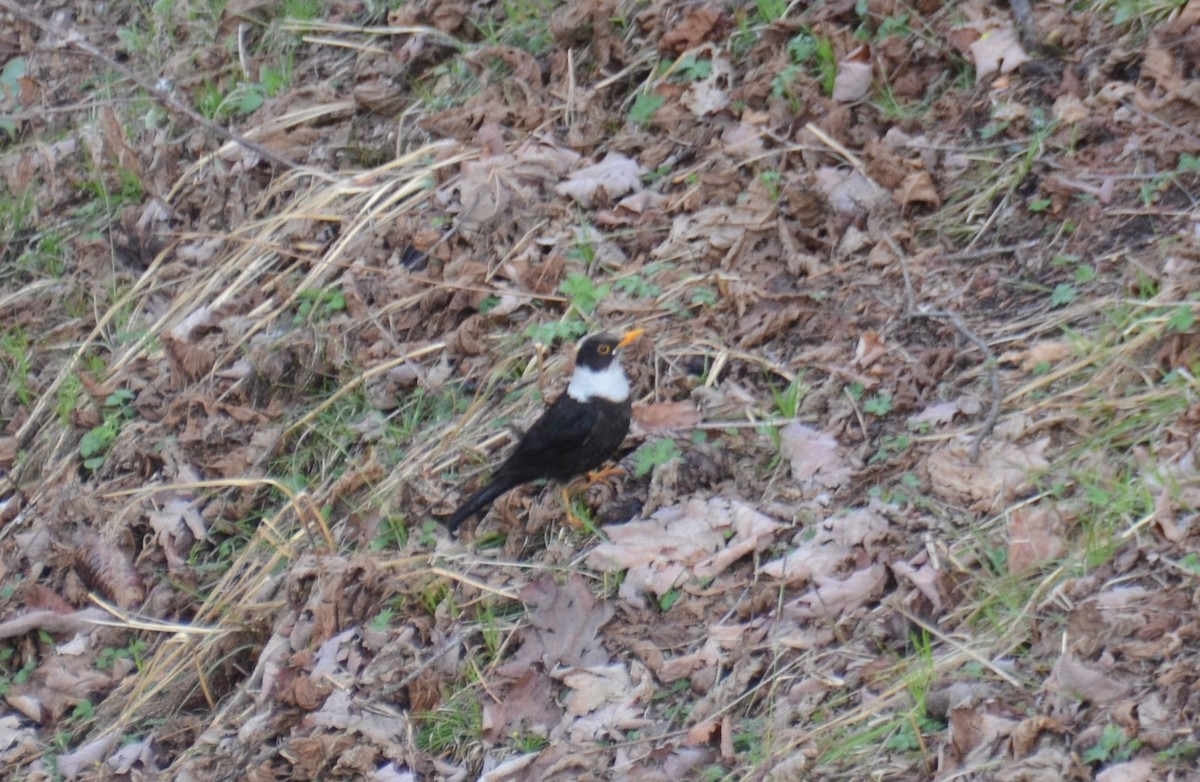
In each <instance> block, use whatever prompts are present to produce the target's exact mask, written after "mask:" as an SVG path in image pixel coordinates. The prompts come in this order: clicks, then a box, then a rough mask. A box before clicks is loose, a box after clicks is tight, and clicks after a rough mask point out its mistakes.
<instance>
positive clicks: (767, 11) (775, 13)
mask: <svg viewBox="0 0 1200 782" xmlns="http://www.w3.org/2000/svg"><path fill="white" fill-rule="evenodd" d="M754 8H755V10H756V11H757V12H758V22H759V23H760V24H770V23H771V22H774V21H775V20H777V19H782V18H783V17H784V15H785V14H787V9H788V0H754Z"/></svg>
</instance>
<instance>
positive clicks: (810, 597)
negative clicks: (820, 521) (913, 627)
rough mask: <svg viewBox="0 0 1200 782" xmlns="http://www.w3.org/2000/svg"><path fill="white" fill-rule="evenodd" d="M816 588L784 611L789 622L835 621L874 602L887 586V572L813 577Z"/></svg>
mask: <svg viewBox="0 0 1200 782" xmlns="http://www.w3.org/2000/svg"><path fill="white" fill-rule="evenodd" d="M813 581H814V582H815V583H816V585H817V586H816V587H814V588H813V589H810V590H809V591H808V592H806V593H805V594H803V595H801V596H800V597H798V598H796V599H795V600H793V601H791V602H790V603H788V604H786V605H785V606H784V607H783V614H784V616H785V617H787V618H789V619H800V620H804V619H817V618H825V619H836V618H837V617H839V616H842V615H843V614H846V613H849V612H850V611H853V610H854V609H856V608H858V607H859V606H861V605H862V604H863V603H866V602H867V601H869V600H874V599H875V598H877V597H879V595H881V594H882V593H883V588H884V586H885V585H886V584H887V568H885V567H884V566H883V565H871V566H870V567H866V568H863V569H861V570H856V571H854V572H853V573H851V574H850V575H849V576H847V577H846V578H842V579H838V578H830V577H828V576H819V577H814V578H813Z"/></svg>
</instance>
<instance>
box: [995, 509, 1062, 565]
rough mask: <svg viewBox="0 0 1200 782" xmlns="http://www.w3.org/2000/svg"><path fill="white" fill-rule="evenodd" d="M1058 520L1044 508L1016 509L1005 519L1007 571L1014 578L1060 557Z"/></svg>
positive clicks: (1060, 546)
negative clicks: (1006, 526)
mask: <svg viewBox="0 0 1200 782" xmlns="http://www.w3.org/2000/svg"><path fill="white" fill-rule="evenodd" d="M1061 530H1062V521H1061V519H1060V518H1059V516H1058V514H1057V513H1056V512H1054V511H1053V510H1050V509H1047V508H1041V507H1037V508H1029V507H1024V508H1016V509H1014V510H1013V511H1012V513H1011V514H1010V515H1009V518H1008V572H1009V573H1012V574H1013V575H1017V574H1019V573H1022V572H1024V571H1026V570H1029V569H1031V568H1034V567H1036V566H1038V565H1040V564H1041V563H1043V562H1046V561H1048V560H1052V559H1057V558H1058V557H1059V556H1061V555H1062V553H1063V550H1064V548H1065V544H1064V543H1063V539H1062V534H1061Z"/></svg>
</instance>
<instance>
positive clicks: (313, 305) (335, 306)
mask: <svg viewBox="0 0 1200 782" xmlns="http://www.w3.org/2000/svg"><path fill="white" fill-rule="evenodd" d="M296 299H297V300H298V302H299V303H298V304H297V305H296V315H295V317H293V318H292V322H293V323H295V324H296V325H297V326H298V325H300V324H301V323H304V322H305V321H308V320H309V319H310V318H311V319H312V320H315V321H320V320H326V319H328V318H330V317H331V316H332V315H333V314H334V313H335V312H343V311H344V310H345V309H346V296H345V294H343V293H342V292H341V290H339V289H336V288H323V289H321V290H319V291H313V290H304V291H300V293H298V294H297V295H296Z"/></svg>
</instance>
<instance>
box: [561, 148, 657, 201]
mask: <svg viewBox="0 0 1200 782" xmlns="http://www.w3.org/2000/svg"><path fill="white" fill-rule="evenodd" d="M644 173H646V169H644V168H642V166H641V164H639V163H638V162H637V161H636V160H631V159H630V158H627V157H625V156H624V155H622V154H620V153H619V152H609V153H608V154H607V155H605V156H604V160H601V161H600V162H599V163H596V164H594V165H590V166H587V167H585V168H581V169H579V170H578V171H573V172H571V174H569V175H568V176H567V180H566V181H565V182H560V183H559V184H558V185H557V186H555V188H554V191H555V192H556V193H558V194H559V195H565V196H569V197H571V198H574V199H575V200H576V201H578V202H579V204H580V205H581V206H584V207H589V206H591V205H592V203H593V201H595V200H596V199H597V198H599V196H600V193H601V192H602V193H603V194H604V196H605V197H606V198H608V199H613V200H615V199H618V198H620V197H621V196H623V195H625V194H626V193H630V192H636V191H638V190H641V189H642V174H644Z"/></svg>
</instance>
